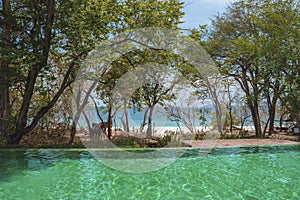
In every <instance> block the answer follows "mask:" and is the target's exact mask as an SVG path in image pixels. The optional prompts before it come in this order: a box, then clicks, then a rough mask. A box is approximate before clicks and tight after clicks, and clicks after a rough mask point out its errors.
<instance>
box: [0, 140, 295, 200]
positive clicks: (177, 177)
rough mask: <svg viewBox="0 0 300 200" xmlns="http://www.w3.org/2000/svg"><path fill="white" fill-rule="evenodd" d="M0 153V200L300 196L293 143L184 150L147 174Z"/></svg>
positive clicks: (62, 158)
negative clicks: (207, 151)
mask: <svg viewBox="0 0 300 200" xmlns="http://www.w3.org/2000/svg"><path fill="white" fill-rule="evenodd" d="M0 155H1V156H0V158H1V165H0V166H1V167H0V169H1V179H0V180H1V182H0V199H299V198H300V195H299V194H300V187H299V185H300V180H299V178H298V177H300V176H299V175H300V166H299V163H300V146H299V145H293V146H271V147H241V148H216V149H213V150H212V151H211V153H210V154H209V155H207V156H205V157H201V156H199V149H189V150H187V151H186V152H185V153H184V154H183V155H182V156H181V157H180V158H178V159H176V160H175V161H174V162H172V163H171V164H170V165H168V166H167V167H165V168H162V169H160V170H157V171H153V172H149V173H126V172H122V171H118V170H114V169H112V168H110V167H108V166H106V165H104V164H103V163H102V162H100V161H99V160H97V159H95V158H94V157H93V156H92V155H91V153H89V152H88V151H85V150H75V151H70V150H68V151H64V150H49V149H41V150H26V151H21V150H20V151H4V150H2V151H0ZM164 159H166V158H164ZM131 162H132V163H133V164H135V163H136V160H134V159H132V160H131ZM121 164H122V162H121Z"/></svg>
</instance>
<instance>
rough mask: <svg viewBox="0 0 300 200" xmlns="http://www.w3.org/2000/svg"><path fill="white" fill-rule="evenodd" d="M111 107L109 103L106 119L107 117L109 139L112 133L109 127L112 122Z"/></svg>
mask: <svg viewBox="0 0 300 200" xmlns="http://www.w3.org/2000/svg"><path fill="white" fill-rule="evenodd" d="M111 115H112V107H111V105H110V106H109V108H108V119H107V123H108V125H107V126H108V127H107V138H108V139H109V140H110V139H111V135H112V129H111V124H112V116H111Z"/></svg>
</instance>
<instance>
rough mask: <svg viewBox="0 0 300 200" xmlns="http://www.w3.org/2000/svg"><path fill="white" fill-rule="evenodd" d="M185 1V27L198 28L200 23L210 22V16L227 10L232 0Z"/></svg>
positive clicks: (183, 25)
mask: <svg viewBox="0 0 300 200" xmlns="http://www.w3.org/2000/svg"><path fill="white" fill-rule="evenodd" d="M182 1H183V2H185V5H184V9H183V11H184V12H185V16H184V17H183V21H185V23H184V24H182V25H181V27H183V28H197V27H198V25H199V24H209V23H210V20H209V19H210V18H213V17H214V15H217V13H218V12H219V13H220V14H221V13H223V12H224V11H225V10H226V7H227V5H228V4H229V3H230V2H232V0H182Z"/></svg>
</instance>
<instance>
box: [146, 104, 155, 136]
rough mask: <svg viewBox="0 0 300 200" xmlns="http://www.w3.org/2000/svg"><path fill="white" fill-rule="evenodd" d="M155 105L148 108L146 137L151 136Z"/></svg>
mask: <svg viewBox="0 0 300 200" xmlns="http://www.w3.org/2000/svg"><path fill="white" fill-rule="evenodd" d="M154 107H155V105H153V106H152V107H151V108H150V112H149V116H148V128H147V137H151V136H152V117H153V111H154Z"/></svg>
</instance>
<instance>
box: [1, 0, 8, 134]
mask: <svg viewBox="0 0 300 200" xmlns="http://www.w3.org/2000/svg"><path fill="white" fill-rule="evenodd" d="M2 9H3V17H4V20H7V18H8V17H9V15H10V12H11V8H10V1H9V0H3V1H2ZM1 28H2V37H3V45H4V46H6V47H7V46H8V44H9V40H10V31H9V27H8V25H7V24H5V23H2V26H1ZM8 69H9V65H8V63H7V62H6V61H5V60H4V59H1V60H0V137H8V134H9V133H8V123H9V122H8V120H7V116H8V114H9V79H8V75H7V72H8Z"/></svg>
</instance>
